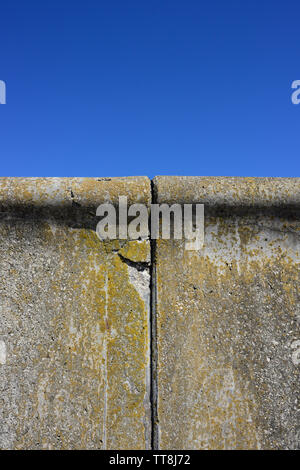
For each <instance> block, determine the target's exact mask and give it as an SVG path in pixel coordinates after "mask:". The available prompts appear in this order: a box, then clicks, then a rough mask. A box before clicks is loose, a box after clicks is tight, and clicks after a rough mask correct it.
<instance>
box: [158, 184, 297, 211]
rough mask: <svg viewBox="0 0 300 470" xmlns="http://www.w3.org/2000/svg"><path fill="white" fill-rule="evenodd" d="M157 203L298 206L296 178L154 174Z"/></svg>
mask: <svg viewBox="0 0 300 470" xmlns="http://www.w3.org/2000/svg"><path fill="white" fill-rule="evenodd" d="M153 187H154V194H155V200H156V202H158V203H168V204H173V203H181V204H184V203H186V204H189V203H190V204H192V203H203V204H206V205H207V206H214V207H215V206H229V207H241V206H246V207H256V206H257V207H272V206H273V207H274V206H277V207H282V208H285V207H292V208H297V209H299V208H300V178H263V177H261V178H250V177H208V176H156V177H155V178H154V179H153Z"/></svg>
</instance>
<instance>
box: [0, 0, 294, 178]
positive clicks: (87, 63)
mask: <svg viewBox="0 0 300 470" xmlns="http://www.w3.org/2000/svg"><path fill="white" fill-rule="evenodd" d="M299 14H300V3H299V1H289V0H286V1H274V0H273V1H269V0H260V1H257V0H252V1H246V0H245V1H242V0H227V1H224V0H217V1H196V0H181V1H178V0H172V1H166V0H147V1H144V0H137V1H129V0H118V1H117V0H109V1H108V0H107V1H101V0H98V1H92V0H85V1H84V2H83V1H76V0H75V1H74V0H73V1H71V0H70V1H66V0H59V1H58V0H52V1H51V2H41V1H33V0H27V1H26V2H25V1H24V0H22V1H13V0H10V1H5V0H3V1H2V2H1V5H0V22H1V27H0V44H1V48H0V80H4V81H5V82H6V86H7V104H6V105H0V161H1V171H0V175H1V176H128V175H148V176H149V177H153V176H154V175H157V174H170V175H211V176H219V175H223V176H231V175H232V176H300V159H299V144H300V139H299V136H300V104H299V105H293V104H292V102H291V94H292V90H291V83H292V82H293V81H294V80H297V79H300V50H299V44H300V20H299V18H300V15H299Z"/></svg>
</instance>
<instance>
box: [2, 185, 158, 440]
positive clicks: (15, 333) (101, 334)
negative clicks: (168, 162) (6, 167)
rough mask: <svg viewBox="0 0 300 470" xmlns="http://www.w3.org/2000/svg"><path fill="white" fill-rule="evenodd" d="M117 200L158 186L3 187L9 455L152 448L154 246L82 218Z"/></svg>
mask: <svg viewBox="0 0 300 470" xmlns="http://www.w3.org/2000/svg"><path fill="white" fill-rule="evenodd" d="M119 194H121V195H127V196H128V199H129V201H131V203H132V202H137V201H138V202H140V201H143V202H144V203H146V204H149V202H150V199H151V193H150V182H149V180H148V179H147V178H142V177H141V178H129V179H128V180H126V179H124V178H122V179H118V178H116V179H113V180H111V179H109V180H108V181H106V180H104V181H102V180H101V181H99V180H98V179H89V178H87V179H85V178H80V179H75V178H72V179H67V178H64V179H60V178H55V179H53V178H50V179H44V178H42V179H9V178H5V179H1V180H0V199H1V214H0V216H1V217H0V448H1V449H119V448H120V449H145V448H149V447H150V442H151V409H150V324H149V319H150V316H149V315H150V312H149V296H150V274H149V264H150V242H149V240H144V241H122V242H121V241H117V240H116V241H111V242H101V241H100V240H99V239H98V237H97V235H96V233H95V224H94V227H93V229H92V228H90V227H89V221H88V220H87V216H86V213H85V212H86V210H87V208H89V209H94V212H93V213H92V216H91V221H90V222H92V221H93V222H94V221H95V220H94V214H95V210H96V207H97V206H98V204H100V203H101V202H109V201H112V202H117V198H118V196H119ZM74 202H75V204H74ZM53 208H54V210H53ZM65 208H67V210H66V211H65ZM65 216H66V218H65ZM87 222H88V223H87ZM127 262H128V264H127ZM136 263H143V269H142V270H141V269H140V268H139V265H138V264H136ZM138 268H139V269H138Z"/></svg>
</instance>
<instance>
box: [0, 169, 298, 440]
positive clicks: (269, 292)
mask: <svg viewBox="0 0 300 470" xmlns="http://www.w3.org/2000/svg"><path fill="white" fill-rule="evenodd" d="M120 195H122V196H124V195H125V196H127V197H128V204H132V203H135V202H139V203H143V204H146V206H147V207H148V208H150V203H151V200H152V201H153V202H159V203H162V202H166V203H169V204H171V203H174V202H177V203H180V204H184V203H204V205H205V244H204V247H203V248H202V249H201V250H199V251H187V250H185V249H184V240H183V241H181V240H158V241H154V240H152V241H150V240H149V239H145V240H132V241H124V240H116V241H110V242H101V241H100V240H99V239H98V237H97V236H96V233H95V227H96V223H97V221H98V219H97V218H96V217H95V212H96V208H97V206H98V205H99V204H101V203H103V202H111V203H113V204H115V205H116V204H117V202H118V196H120ZM299 231H300V179H297V178H295V179H283V178H282V179H280V178H278V179H275V178H261V179H254V178H193V177H156V178H155V179H154V181H153V183H152V189H151V182H150V180H149V179H148V178H145V177H136V178H112V179H111V178H38V179H35V178H0V232H1V239H0V448H2V449H85V448H86V449H150V448H157V449H229V448H233V449H256V448H262V449H272V448H275V449H280V448H292V449H294V448H299V447H300V445H299V437H300V421H299V414H298V413H299V412H298V411H297V410H298V409H299V393H298V390H299V363H300V337H299V321H300V303H299Z"/></svg>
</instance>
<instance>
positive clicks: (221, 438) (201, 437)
mask: <svg viewBox="0 0 300 470" xmlns="http://www.w3.org/2000/svg"><path fill="white" fill-rule="evenodd" d="M155 195H156V198H157V200H158V202H160V203H162V202H169V203H173V202H175V201H178V202H180V203H184V202H186V203H192V202H195V203H196V202H198V203H204V204H206V205H205V211H206V212H205V243H204V247H203V248H202V249H201V250H199V251H197V252H191V251H190V252H188V251H186V250H184V243H183V242H182V241H174V240H169V241H168V240H158V242H157V246H156V257H155V270H156V321H157V324H156V345H157V381H156V387H157V424H156V430H155V435H156V441H157V446H158V447H159V448H160V449H295V448H299V445H300V443H299V437H300V433H299V430H300V427H299V426H300V422H299V368H298V366H299V359H298V358H299V313H300V303H299V300H300V298H299V261H300V259H299V253H300V240H299V236H300V219H299V201H300V199H299V197H300V180H299V179H288V180H285V179H269V178H268V179H259V180H257V179H249V180H248V179H246V178H245V179H238V178H216V179H215V178H180V177H158V178H156V179H155ZM295 351H297V352H295Z"/></svg>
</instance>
